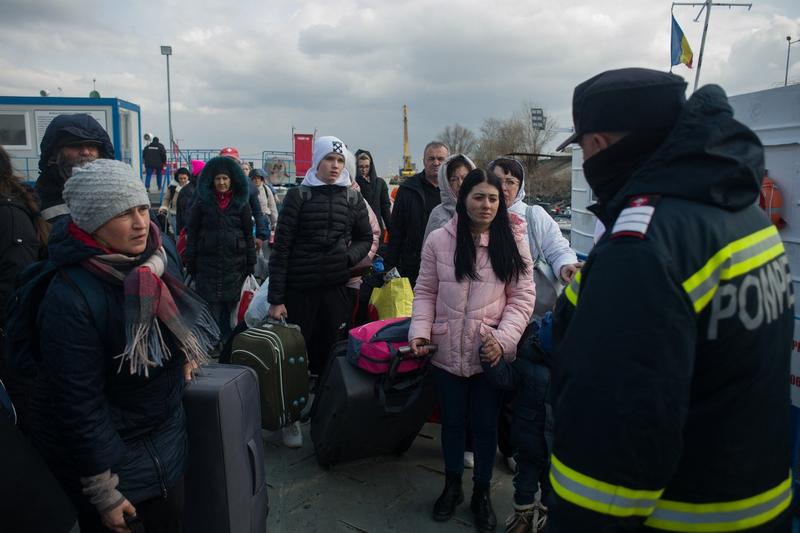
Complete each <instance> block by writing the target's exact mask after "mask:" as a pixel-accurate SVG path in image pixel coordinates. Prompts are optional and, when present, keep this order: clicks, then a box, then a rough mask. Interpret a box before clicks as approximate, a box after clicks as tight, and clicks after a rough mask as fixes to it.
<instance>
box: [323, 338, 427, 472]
mask: <svg viewBox="0 0 800 533" xmlns="http://www.w3.org/2000/svg"><path fill="white" fill-rule="evenodd" d="M346 349H347V341H342V342H340V343H337V345H336V347H335V348H334V352H333V354H332V358H331V360H330V362H329V363H328V368H327V369H326V371H325V374H323V377H322V380H321V382H320V386H319V390H318V393H317V394H318V397H317V398H316V399H315V402H314V406H313V409H312V413H311V440H312V441H314V451H315V452H316V454H317V462H318V463H319V465H320V466H322V467H325V468H327V467H329V466H331V465H333V464H335V463H339V462H342V461H352V460H354V459H361V458H364V457H374V456H378V455H390V454H401V453H403V452H405V451H406V450H407V449H408V448H410V447H411V444H412V443H413V442H414V439H415V438H416V436H417V434H418V433H419V430H420V429H421V428H422V425H423V424H424V423H425V421H426V419H427V417H428V415H429V414H430V413H431V410H432V409H433V403H434V389H433V380H432V376H431V375H430V373H427V372H424V373H420V374H419V375H417V376H409V377H408V378H407V379H403V380H400V381H398V382H396V383H394V384H393V386H392V387H390V388H388V390H387V389H385V388H384V382H383V380H382V379H381V378H380V377H377V376H375V375H373V374H368V373H366V372H363V371H362V370H360V369H358V368H356V367H354V366H353V365H351V364H350V363H349V362H348V361H347V358H346V357H345V356H344V353H345V352H346Z"/></svg>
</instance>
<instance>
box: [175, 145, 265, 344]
mask: <svg viewBox="0 0 800 533" xmlns="http://www.w3.org/2000/svg"><path fill="white" fill-rule="evenodd" d="M195 194H196V201H195V204H194V206H193V207H192V214H191V218H190V219H189V226H188V230H187V237H186V252H185V254H184V261H185V264H186V269H187V271H188V272H189V274H191V275H192V276H193V277H194V279H195V288H196V290H197V292H198V293H199V294H200V296H202V297H203V298H205V300H206V302H208V306H209V308H210V309H211V313H212V314H213V315H214V319H215V320H216V321H217V324H218V325H219V328H220V331H221V332H222V336H223V338H225V337H226V336H227V335H228V334H229V333H230V331H231V327H230V316H231V313H232V312H233V309H234V307H235V306H236V304H237V303H238V301H239V294H240V291H241V288H242V283H244V279H245V278H246V277H247V276H248V275H249V274H252V273H253V268H254V267H255V264H256V248H255V240H254V238H253V218H252V214H251V211H250V206H249V205H248V198H249V194H250V189H249V182H248V180H247V178H246V177H245V175H244V172H242V168H241V167H240V166H239V164H238V163H237V162H236V161H235V160H233V159H231V158H230V157H215V158H213V159H211V160H210V161H209V162H208V163H206V166H205V167H204V168H203V171H202V172H201V173H200V177H199V178H198V181H197V192H196V193H195Z"/></svg>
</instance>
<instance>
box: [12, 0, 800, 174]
mask: <svg viewBox="0 0 800 533" xmlns="http://www.w3.org/2000/svg"><path fill="white" fill-rule="evenodd" d="M670 6H671V2H668V1H663V0H616V1H614V2H600V1H597V0H570V1H562V2H557V1H555V0H516V1H511V0H507V1H494V2H492V1H451V0H438V1H430V0H408V1H404V0H376V1H369V2H367V1H358V0H344V1H340V0H327V1H324V2H320V1H316V0H307V1H296V2H290V1H284V0H268V1H249V0H244V1H238V2H231V1H228V2H205V1H197V0H195V1H189V0H164V1H161V2H149V1H137V2H125V3H122V2H103V1H99V0H92V1H87V0H37V1H35V2H32V1H30V0H2V3H1V4H0V72H2V76H0V95H13V96H30V95H37V94H38V93H39V91H40V90H41V89H46V90H49V91H51V92H52V94H53V96H58V95H59V94H61V95H63V96H87V95H88V93H89V91H91V89H92V78H96V79H97V90H98V91H99V92H100V93H101V94H102V96H104V97H118V98H122V99H124V100H128V101H130V102H133V103H136V104H138V105H140V106H141V109H142V129H143V131H148V132H153V133H155V134H156V135H158V136H160V137H161V138H162V141H165V140H166V139H168V137H169V134H168V129H167V103H166V100H167V98H166V92H167V90H166V65H165V60H164V57H163V56H161V55H160V52H159V45H161V44H169V45H171V46H172V48H173V56H172V58H171V59H170V71H171V80H172V119H173V129H174V132H175V137H176V138H177V139H178V140H179V143H180V145H181V147H184V148H214V147H216V148H218V147H221V146H226V145H233V146H236V147H238V148H239V151H240V152H241V153H242V155H243V156H245V157H247V158H251V159H257V160H260V156H261V151H262V150H291V133H292V127H295V128H296V131H297V132H298V133H304V132H308V133H312V132H314V131H315V130H316V131H317V133H318V134H319V135H336V136H338V137H341V138H342V139H343V140H344V141H345V142H346V143H347V144H348V146H350V147H351V148H352V149H353V151H355V149H358V148H364V149H369V150H371V151H372V152H373V155H374V157H375V160H376V163H377V165H378V170H379V173H380V174H382V175H388V174H394V173H396V172H397V167H398V166H399V165H400V163H401V160H402V159H401V158H402V106H403V104H408V106H409V134H410V141H411V155H412V157H413V160H414V161H415V162H416V163H417V165H418V167H420V168H421V164H420V162H421V155H422V154H421V152H422V148H423V146H424V145H425V143H426V142H428V141H429V140H431V139H433V138H435V137H436V135H437V134H438V133H439V132H441V131H442V129H443V128H444V127H445V126H446V125H449V124H454V123H460V124H462V125H464V126H467V127H469V128H471V129H473V130H474V131H476V133H477V130H478V128H479V127H480V124H481V123H482V121H483V120H484V119H485V118H487V117H507V116H509V115H510V114H511V113H513V112H514V111H517V110H519V109H521V108H522V107H523V105H524V104H525V103H527V102H530V103H531V104H534V105H536V106H540V107H543V108H544V109H545V110H546V111H547V112H549V113H550V114H551V115H553V116H554V117H555V118H556V119H557V121H558V123H559V125H560V126H570V125H571V120H570V103H571V98H572V88H573V87H574V86H575V85H576V84H577V83H579V82H581V81H583V80H584V79H586V78H588V77H590V76H592V75H594V74H596V73H598V72H600V71H603V70H607V69H613V68H620V67H628V66H638V67H650V68H658V69H662V70H668V69H669V47H670ZM698 11H699V8H694V7H675V17H676V19H677V20H678V23H679V24H680V25H681V26H682V27H683V30H684V32H685V33H686V36H687V38H688V40H689V43H690V45H691V46H692V48H693V50H694V53H695V66H696V63H697V58H698V55H699V51H700V38H701V35H702V30H703V24H702V22H703V19H702V18H701V19H700V21H699V22H697V23H695V22H693V20H694V18H695V16H696V15H697V13H698ZM787 35H791V36H792V38H793V39H798V38H800V0H753V8H752V10H750V11H748V10H747V9H746V8H735V9H731V10H729V9H728V8H724V7H718V8H714V9H712V11H711V22H710V26H709V31H708V40H707V43H706V51H705V57H704V60H703V68H702V72H701V85H703V84H705V83H718V84H720V85H722V87H723V88H724V89H725V90H726V91H727V92H728V94H740V93H743V92H750V91H755V90H760V89H766V88H770V87H773V86H776V85H778V84H781V85H782V84H783V78H784V69H785V66H786V48H787V47H786V36H787ZM792 52H793V54H792V61H791V64H790V69H789V78H790V80H792V79H793V80H795V81H797V82H800V43H798V44H797V45H795V46H793V47H792ZM674 72H675V73H676V74H679V75H681V76H683V77H684V78H686V79H687V81H690V89H691V83H693V81H694V73H695V70H689V69H687V68H686V67H684V66H683V65H679V66H676V67H675V68H674ZM57 87H61V88H62V92H61V93H59V92H58V91H57ZM563 135H564V134H562V135H559V136H558V137H557V138H556V141H558V140H559V139H560V138H561V137H562V136H563ZM165 144H167V143H166V142H165ZM551 148H552V147H551Z"/></svg>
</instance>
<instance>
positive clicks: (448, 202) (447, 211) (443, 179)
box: [422, 154, 475, 244]
mask: <svg viewBox="0 0 800 533" xmlns="http://www.w3.org/2000/svg"><path fill="white" fill-rule="evenodd" d="M456 157H463V158H464V159H466V160H467V168H469V170H475V163H473V162H472V159H470V158H469V157H467V156H465V155H464V154H453V155H451V156H450V157H448V158H447V159H446V160H445V162H444V163H443V164H442V166H440V167H439V174H438V176H437V179H438V180H439V194H440V195H441V197H442V203H440V204H439V205H437V206H436V207H434V208H433V211H431V216H430V217H428V225H427V226H425V235H424V236H423V237H422V243H423V244H424V243H425V241H426V240H427V239H428V235H430V234H431V232H432V231H433V230H435V229H439V228H441V227H442V226H444V225H445V224H447V223H448V222H449V221H450V219H451V218H453V216H455V214H456V200H458V198H456V195H455V194H453V189H451V188H450V183H449V182H448V181H447V168H448V167H449V166H450V162H451V161H452V160H453V159H455V158H456Z"/></svg>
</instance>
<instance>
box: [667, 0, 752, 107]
mask: <svg viewBox="0 0 800 533" xmlns="http://www.w3.org/2000/svg"><path fill="white" fill-rule="evenodd" d="M675 6H692V7H700V12H699V13H698V14H697V17H695V19H694V21H695V22H697V21H698V20H699V19H700V15H702V14H703V10H704V9H705V10H706V20H705V24H704V25H703V39H702V41H701V42H700V57H698V59H697V72H695V75H694V90H695V91H696V90H697V85H698V83H700V68H701V67H702V66H703V52H704V51H705V48H706V35H707V34H708V19H709V18H710V16H711V6H724V7H727V8H728V9H730V8H732V7H746V8H747V10H748V11H749V10H750V9H751V8H752V7H753V4H728V3H714V1H713V0H703V2H672V9H673V10H674V9H675Z"/></svg>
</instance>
